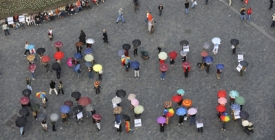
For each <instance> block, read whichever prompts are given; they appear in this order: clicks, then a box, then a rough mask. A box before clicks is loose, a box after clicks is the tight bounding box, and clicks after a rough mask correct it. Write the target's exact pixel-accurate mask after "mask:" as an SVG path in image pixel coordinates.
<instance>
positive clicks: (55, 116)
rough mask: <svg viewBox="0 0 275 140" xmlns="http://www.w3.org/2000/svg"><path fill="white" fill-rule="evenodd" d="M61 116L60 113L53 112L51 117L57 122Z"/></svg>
mask: <svg viewBox="0 0 275 140" xmlns="http://www.w3.org/2000/svg"><path fill="white" fill-rule="evenodd" d="M58 118H59V115H58V114H57V113H52V114H51V116H50V119H51V121H52V122H56V121H57V120H58Z"/></svg>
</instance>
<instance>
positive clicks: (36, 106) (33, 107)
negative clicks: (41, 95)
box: [31, 103, 40, 111]
mask: <svg viewBox="0 0 275 140" xmlns="http://www.w3.org/2000/svg"><path fill="white" fill-rule="evenodd" d="M31 108H32V111H38V110H39V108H40V105H39V104H37V103H36V104H32V107H31Z"/></svg>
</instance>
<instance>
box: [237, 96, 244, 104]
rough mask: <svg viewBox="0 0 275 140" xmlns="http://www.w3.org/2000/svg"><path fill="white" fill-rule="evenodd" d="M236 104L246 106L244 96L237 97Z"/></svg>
mask: <svg viewBox="0 0 275 140" xmlns="http://www.w3.org/2000/svg"><path fill="white" fill-rule="evenodd" d="M235 103H236V104H239V105H244V104H245V99H244V97H242V96H238V97H236V98H235Z"/></svg>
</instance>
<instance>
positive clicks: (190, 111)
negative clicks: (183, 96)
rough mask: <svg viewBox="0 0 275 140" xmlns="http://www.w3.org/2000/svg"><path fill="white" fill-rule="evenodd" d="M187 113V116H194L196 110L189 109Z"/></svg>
mask: <svg viewBox="0 0 275 140" xmlns="http://www.w3.org/2000/svg"><path fill="white" fill-rule="evenodd" d="M187 112H188V114H189V115H195V114H196V113H197V109H196V108H190V109H188V111H187Z"/></svg>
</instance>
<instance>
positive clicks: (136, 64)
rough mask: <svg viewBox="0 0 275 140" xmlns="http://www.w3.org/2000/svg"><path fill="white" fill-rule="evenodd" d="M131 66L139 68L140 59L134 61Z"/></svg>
mask: <svg viewBox="0 0 275 140" xmlns="http://www.w3.org/2000/svg"><path fill="white" fill-rule="evenodd" d="M130 66H131V68H133V69H137V68H139V62H138V61H132V62H131V65H130Z"/></svg>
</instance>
